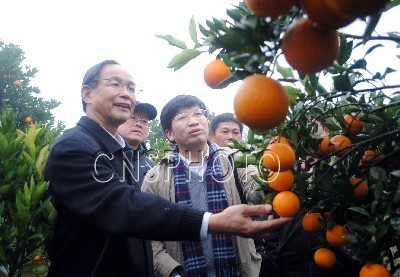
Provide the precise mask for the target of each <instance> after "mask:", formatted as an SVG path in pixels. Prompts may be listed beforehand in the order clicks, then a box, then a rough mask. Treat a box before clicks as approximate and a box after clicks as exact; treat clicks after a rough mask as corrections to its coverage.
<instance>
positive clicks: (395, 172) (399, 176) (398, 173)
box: [390, 170, 400, 178]
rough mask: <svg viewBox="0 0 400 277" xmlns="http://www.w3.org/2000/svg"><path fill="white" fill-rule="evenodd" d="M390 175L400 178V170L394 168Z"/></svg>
mask: <svg viewBox="0 0 400 277" xmlns="http://www.w3.org/2000/svg"><path fill="white" fill-rule="evenodd" d="M390 175H393V176H396V177H398V178H400V170H393V171H392V172H390Z"/></svg>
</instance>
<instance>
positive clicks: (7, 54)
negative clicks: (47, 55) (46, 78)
mask: <svg viewBox="0 0 400 277" xmlns="http://www.w3.org/2000/svg"><path fill="white" fill-rule="evenodd" d="M24 60H25V54H24V52H23V51H22V50H21V48H20V47H19V46H17V45H15V44H12V43H10V44H4V43H3V42H2V41H1V40H0V110H1V109H4V108H11V109H12V110H13V111H14V112H15V114H16V116H17V127H18V128H24V127H27V126H28V124H27V123H26V122H25V118H27V117H30V118H32V122H33V123H34V124H41V125H42V126H44V127H46V128H50V127H56V128H58V129H59V130H60V131H62V130H63V129H64V128H65V126H64V124H63V123H62V122H57V123H55V121H54V116H53V115H52V113H51V112H52V110H53V109H55V108H57V107H58V106H59V105H60V104H61V103H60V102H59V101H56V100H53V99H51V100H45V99H43V98H41V97H39V96H38V95H39V94H40V90H39V88H38V87H35V86H31V85H30V82H31V80H32V79H33V78H34V77H35V75H36V73H37V72H38V70H37V69H36V68H34V67H33V68H32V67H30V66H28V65H25V66H23V65H22V64H23V62H24ZM54 125H56V126H54Z"/></svg>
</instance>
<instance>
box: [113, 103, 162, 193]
mask: <svg viewBox="0 0 400 277" xmlns="http://www.w3.org/2000/svg"><path fill="white" fill-rule="evenodd" d="M156 117H157V109H156V108H155V107H154V106H153V105H151V104H149V103H140V102H136V106H135V110H134V112H133V114H132V116H131V118H129V119H128V120H127V121H126V122H125V123H124V124H122V125H120V126H119V127H118V130H117V132H118V133H119V134H120V135H121V136H122V137H123V138H124V139H125V140H126V142H127V143H128V144H129V146H130V147H131V148H132V149H133V158H132V176H133V178H134V180H135V181H136V182H137V183H138V184H139V186H141V185H142V183H143V178H144V176H145V175H146V173H147V171H149V169H150V168H152V167H153V166H154V165H155V164H154V162H153V161H152V160H151V159H149V158H148V157H147V156H146V152H147V146H146V140H147V137H148V136H149V128H150V122H149V121H150V120H153V119H155V118H156Z"/></svg>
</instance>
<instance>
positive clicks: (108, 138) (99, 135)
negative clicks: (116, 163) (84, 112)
mask: <svg viewBox="0 0 400 277" xmlns="http://www.w3.org/2000/svg"><path fill="white" fill-rule="evenodd" d="M77 125H78V126H81V127H83V128H85V129H86V130H88V131H89V132H90V133H91V134H92V136H94V137H95V138H96V139H97V140H98V141H100V142H101V143H102V144H103V145H104V147H105V148H107V150H108V151H110V153H115V152H117V151H120V150H122V149H124V150H132V149H131V148H130V147H129V145H128V144H127V143H126V142H125V147H124V148H123V147H122V146H121V145H120V144H119V143H118V141H117V140H116V139H115V138H114V137H113V136H112V135H111V134H110V133H108V132H107V131H106V130H105V129H104V128H103V127H101V126H100V124H98V123H97V122H95V121H94V120H93V119H90V118H89V117H87V116H82V117H81V118H80V120H79V121H78V123H77Z"/></svg>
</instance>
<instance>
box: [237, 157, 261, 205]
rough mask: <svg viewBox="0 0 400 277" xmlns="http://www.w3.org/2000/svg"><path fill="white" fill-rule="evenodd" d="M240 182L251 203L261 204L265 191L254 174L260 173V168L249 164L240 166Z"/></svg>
mask: <svg viewBox="0 0 400 277" xmlns="http://www.w3.org/2000/svg"><path fill="white" fill-rule="evenodd" d="M237 172H238V177H239V182H240V184H242V187H243V193H244V195H245V197H246V200H247V202H248V203H249V204H261V203H263V199H264V192H263V190H262V189H260V185H259V184H258V183H257V182H256V181H254V179H253V177H252V176H253V175H258V169H257V166H255V165H248V166H247V167H245V168H238V169H237Z"/></svg>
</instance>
